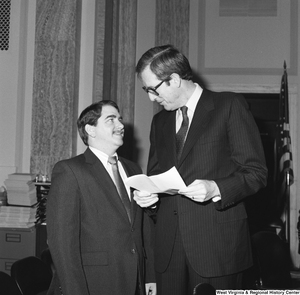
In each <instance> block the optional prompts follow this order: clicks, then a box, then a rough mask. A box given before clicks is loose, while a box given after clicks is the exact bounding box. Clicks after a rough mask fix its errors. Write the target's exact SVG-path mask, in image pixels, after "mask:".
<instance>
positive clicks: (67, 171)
mask: <svg viewBox="0 0 300 295" xmlns="http://www.w3.org/2000/svg"><path fill="white" fill-rule="evenodd" d="M120 161H121V162H122V165H123V167H124V169H125V171H126V173H127V174H128V175H133V174H139V173H141V169H140V168H139V166H137V165H136V164H134V163H133V162H130V161H128V160H125V159H123V158H120ZM131 205H132V224H130V222H129V219H128V216H127V215H126V211H125V208H124V206H123V204H122V202H121V199H120V197H119V195H118V193H117V190H116V187H115V185H114V183H113V181H112V179H111V177H110V176H109V174H108V173H107V171H106V169H105V168H104V166H103V165H102V163H101V161H100V160H99V159H98V158H97V157H96V156H95V155H94V154H93V152H92V151H91V150H90V149H87V150H86V151H85V153H84V154H81V155H79V156H77V157H74V158H72V159H69V160H64V161H61V162H58V163H57V164H56V165H55V167H54V169H53V174H52V183H51V189H50V192H49V196H48V200H47V234H48V244H49V248H50V252H51V255H52V258H53V261H54V265H55V269H56V271H55V274H54V279H53V282H52V286H51V287H50V291H49V294H51V293H54V294H60V291H59V286H61V288H62V292H63V294H64V295H99V294H101V295H111V294H125V293H126V294H135V293H134V292H135V288H136V281H137V277H138V271H137V270H138V269H139V270H140V281H141V283H142V290H143V291H144V284H145V280H144V271H143V270H144V269H145V268H146V275H147V276H148V277H147V282H154V281H155V280H154V270H153V269H151V264H152V262H153V261H152V260H153V255H152V254H151V250H150V248H149V244H150V243H149V242H148V240H147V238H148V237H149V232H148V231H149V223H147V222H146V221H148V218H146V220H145V223H144V225H143V212H142V209H141V208H140V207H139V206H137V204H136V203H135V202H134V201H132V202H131ZM142 227H143V229H144V231H145V232H144V233H145V239H144V237H143V233H142ZM144 246H145V247H144ZM146 255H147V258H148V259H146V261H147V265H146V266H145V265H144V260H145V256H146ZM143 294H144V292H143Z"/></svg>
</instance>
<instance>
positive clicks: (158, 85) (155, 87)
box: [142, 77, 170, 96]
mask: <svg viewBox="0 0 300 295" xmlns="http://www.w3.org/2000/svg"><path fill="white" fill-rule="evenodd" d="M169 78H170V77H167V78H166V79H163V80H162V81H161V82H159V83H158V84H157V85H156V86H154V87H151V86H149V87H146V86H143V87H142V88H143V90H144V91H145V92H146V93H151V94H154V95H156V96H159V93H158V92H157V91H156V89H157V88H159V87H160V86H161V85H162V84H163V83H164V82H166V81H169Z"/></svg>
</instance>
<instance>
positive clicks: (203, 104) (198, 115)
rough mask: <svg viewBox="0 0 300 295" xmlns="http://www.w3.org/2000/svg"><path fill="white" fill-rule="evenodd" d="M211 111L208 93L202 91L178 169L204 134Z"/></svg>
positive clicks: (211, 101) (212, 106)
mask: <svg viewBox="0 0 300 295" xmlns="http://www.w3.org/2000/svg"><path fill="white" fill-rule="evenodd" d="M213 109H214V104H213V100H212V99H210V98H209V92H208V91H207V90H205V89H204V90H203V93H202V95H201V98H200V99H199V101H198V104H197V106H196V110H195V113H194V117H193V121H192V123H191V126H190V129H189V132H188V135H187V138H186V141H185V144H184V148H183V151H182V155H181V158H180V162H179V163H178V165H179V167H180V165H181V163H182V162H183V161H184V159H185V158H186V157H187V155H188V154H189V152H190V150H191V149H192V148H193V146H194V145H195V143H196V142H197V141H198V140H199V138H200V135H201V134H202V133H203V132H204V130H205V129H206V127H207V126H208V124H209V122H210V119H211V115H210V112H211V111H212V110H213Z"/></svg>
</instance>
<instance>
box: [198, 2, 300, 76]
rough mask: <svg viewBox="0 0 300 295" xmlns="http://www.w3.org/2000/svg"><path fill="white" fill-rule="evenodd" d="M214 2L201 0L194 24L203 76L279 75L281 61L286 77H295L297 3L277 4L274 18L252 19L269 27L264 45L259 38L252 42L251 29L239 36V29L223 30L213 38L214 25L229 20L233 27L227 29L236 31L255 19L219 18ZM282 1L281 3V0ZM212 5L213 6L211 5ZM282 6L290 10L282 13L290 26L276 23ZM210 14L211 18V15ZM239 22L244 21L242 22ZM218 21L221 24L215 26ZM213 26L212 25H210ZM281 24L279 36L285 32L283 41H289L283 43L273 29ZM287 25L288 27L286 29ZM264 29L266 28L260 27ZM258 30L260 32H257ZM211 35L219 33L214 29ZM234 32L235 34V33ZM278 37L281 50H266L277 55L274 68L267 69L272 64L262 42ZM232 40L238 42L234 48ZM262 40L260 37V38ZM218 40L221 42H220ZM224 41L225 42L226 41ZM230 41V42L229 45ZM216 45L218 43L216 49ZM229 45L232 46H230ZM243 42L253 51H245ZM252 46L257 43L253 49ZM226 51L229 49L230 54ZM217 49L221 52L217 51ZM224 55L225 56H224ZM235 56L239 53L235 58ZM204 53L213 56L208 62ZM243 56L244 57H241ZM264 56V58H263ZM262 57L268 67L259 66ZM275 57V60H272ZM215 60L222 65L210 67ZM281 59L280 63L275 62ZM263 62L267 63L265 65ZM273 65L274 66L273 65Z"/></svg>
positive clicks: (254, 34)
mask: <svg viewBox="0 0 300 295" xmlns="http://www.w3.org/2000/svg"><path fill="white" fill-rule="evenodd" d="M217 2H218V1H217V0H209V2H208V1H207V0H203V1H199V4H198V8H199V13H198V15H199V18H198V21H197V24H198V30H199V33H198V36H196V37H198V48H199V51H198V57H197V59H198V65H197V69H198V70H199V71H200V72H201V73H202V74H203V75H207V74H218V75H281V73H282V66H281V65H283V62H284V60H286V61H287V70H288V72H289V74H290V75H297V72H298V58H297V57H298V1H294V0H289V1H286V2H288V3H283V2H281V1H280V2H278V16H277V17H259V18H256V19H257V22H258V21H261V20H263V19H265V20H266V26H268V27H269V28H270V31H266V38H267V39H266V38H265V39H264V42H263V43H264V44H261V43H262V42H261V43H260V41H261V39H257V42H256V43H255V40H256V38H257V34H256V33H255V31H254V30H251V31H250V30H248V31H247V32H246V31H245V34H244V35H243V34H242V33H241V32H242V31H241V30H240V31H239V30H238V29H234V30H230V29H229V30H228V31H226V34H223V35H222V34H221V36H216V34H214V33H213V27H215V26H216V25H222V24H226V25H228V24H230V22H232V19H234V26H233V23H232V24H231V25H228V28H236V27H237V26H239V24H243V27H245V28H247V26H250V25H251V23H252V24H255V18H251V17H246V18H243V17H239V18H237V17H235V18H232V17H220V16H219V14H218V13H217V12H216V11H215V10H216V7H215V6H216V5H217ZM284 2H285V1H284ZM213 3H214V4H213ZM286 4H289V5H290V11H285V13H286V14H287V13H289V17H290V23H289V24H288V23H285V22H283V21H279V20H280V19H281V18H282V19H283V20H284V16H282V14H283V12H282V11H281V10H283V9H284V8H285V7H286ZM210 5H215V6H214V8H215V9H210V10H209V11H208V7H210ZM212 11H213V15H212ZM242 19H244V20H243V21H242ZM221 20H222V23H220V24H217V23H218V22H220V21H221ZM270 22H274V25H271V24H270ZM212 23H213V24H214V26H212V25H211V24H212ZM281 23H283V26H282V31H283V34H284V32H285V31H288V34H289V36H288V37H286V35H283V36H284V37H285V38H286V39H287V40H289V43H286V42H285V41H284V40H282V39H281V37H282V36H280V34H279V33H280V31H278V30H276V29H274V26H275V24H276V25H277V26H279V24H281ZM287 26H288V27H289V28H287ZM264 29H266V28H264ZM271 30H273V31H271ZM260 31H261V30H260ZM215 32H217V33H219V34H220V32H218V31H216V30H215ZM237 32H238V34H237ZM246 33H248V34H249V38H250V39H249V38H248V37H247V36H246ZM277 36H278V42H277V44H280V47H281V48H283V51H282V50H281V51H280V50H277V52H276V48H278V46H277V47H276V46H275V47H274V46H273V47H272V48H270V50H273V52H274V51H275V54H277V56H278V59H276V60H275V62H274V63H273V64H274V67H270V64H272V61H271V59H272V57H271V56H270V55H268V51H267V50H268V48H267V46H268V44H267V43H266V42H267V40H268V39H269V40H270V44H271V43H274V42H275V41H274V40H275V39H276V38H277ZM236 38H239V40H238V41H237V42H239V43H238V47H239V48H238V49H237V46H235V45H234V44H232V43H234V42H236V40H237V39H236ZM261 38H262V37H261ZM221 39H222V40H221ZM224 40H225V41H224ZM227 40H228V43H226V41H227ZM232 40H234V42H232ZM249 40H253V42H252V43H250V42H249ZM217 42H220V43H221V44H220V46H219V45H218V43H217ZM231 42H232V43H231ZM246 43H249V44H250V45H251V44H252V45H253V49H251V51H248V50H247V49H248V48H249V46H248V47H247V46H246ZM256 44H258V45H257V46H256ZM229 48H232V52H231V51H230V49H229ZM220 49H221V50H220ZM224 51H225V52H227V53H226V54H227V55H226V54H225V53H224ZM236 53H239V55H237V54H236ZM208 54H211V55H213V57H212V56H211V57H210V60H208ZM243 54H244V56H243ZM254 54H257V57H258V58H257V59H253V57H251V55H254ZM266 55H268V56H266ZM263 56H266V59H269V60H268V64H266V65H263V62H265V60H264V59H263ZM238 58H239V59H240V62H239V63H240V64H242V65H241V67H239V66H237V65H236V64H237V63H238V61H237V59H238ZM274 58H275V57H274ZM216 59H219V61H220V63H222V64H223V65H220V66H218V65H216V66H213V65H211V64H213V63H217V62H216ZM279 59H282V60H279ZM266 63H267V62H266ZM275 64H276V65H275Z"/></svg>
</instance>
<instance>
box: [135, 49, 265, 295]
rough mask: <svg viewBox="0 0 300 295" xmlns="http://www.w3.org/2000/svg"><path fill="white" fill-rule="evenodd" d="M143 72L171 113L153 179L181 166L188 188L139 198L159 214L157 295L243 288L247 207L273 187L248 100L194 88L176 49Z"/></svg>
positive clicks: (147, 57)
mask: <svg viewBox="0 0 300 295" xmlns="http://www.w3.org/2000/svg"><path fill="white" fill-rule="evenodd" d="M136 72H137V75H138V77H139V78H140V80H141V81H142V84H143V89H144V90H145V91H146V92H147V93H148V95H149V98H150V100H151V101H155V102H157V103H159V104H160V105H161V106H163V107H164V110H162V111H161V112H159V113H158V114H156V115H155V116H154V118H153V121H152V126H151V133H150V144H151V146H150V153H149V161H148V168H147V170H148V175H155V174H159V173H162V172H165V171H167V170H168V169H170V168H171V167H173V166H176V167H177V169H178V171H179V173H180V175H181V176H182V178H183V180H184V181H185V183H186V185H187V188H186V189H183V190H181V191H178V194H177V195H173V196H170V195H163V194H159V195H157V194H152V195H150V194H149V193H147V192H139V191H135V192H134V194H135V196H134V198H135V200H136V201H137V203H138V204H139V205H140V206H141V207H145V208H146V207H147V208H148V210H147V211H150V210H149V208H150V209H151V210H152V214H153V211H154V212H155V210H156V224H155V247H154V256H155V270H156V280H157V292H158V295H168V294H170V295H171V294H172V295H182V294H192V293H191V291H192V289H193V287H194V286H195V285H197V284H198V283H200V282H209V283H211V284H212V285H213V286H214V287H215V288H216V289H237V288H241V284H240V283H241V276H242V275H241V274H242V272H243V271H244V270H245V269H247V268H249V267H250V266H251V265H252V254H251V248H250V236H249V230H248V224H247V215H246V211H245V207H244V204H243V202H242V201H243V199H244V198H245V197H247V196H249V195H252V194H254V193H255V192H257V191H258V190H259V189H260V188H262V187H264V186H265V185H266V182H267V168H266V165H265V159H264V152H263V148H262V143H261V139H260V135H259V132H258V128H257V126H256V123H255V121H254V119H253V117H252V115H251V113H250V110H249V108H248V105H247V103H246V101H245V99H244V98H243V97H242V95H239V94H235V93H215V92H212V91H209V90H207V89H202V88H201V87H200V86H199V85H198V84H196V83H194V82H193V81H192V77H193V74H192V70H191V68H190V65H189V62H188V60H187V58H186V57H185V56H184V55H183V54H182V53H180V52H179V51H178V50H177V49H176V48H174V47H173V46H170V45H166V46H160V47H155V48H152V49H150V50H148V51H147V52H146V53H144V54H143V56H142V57H141V58H140V60H139V61H138V64H137V66H136ZM184 106H185V107H184ZM182 107H184V108H182ZM181 127H182V128H181ZM184 129H187V131H186V130H185V131H184ZM178 134H181V139H180V140H179V141H178V142H177V141H176V137H177V136H178V137H180V136H179V135H178ZM180 141H181V142H183V143H184V146H183V149H181V148H180Z"/></svg>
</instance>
